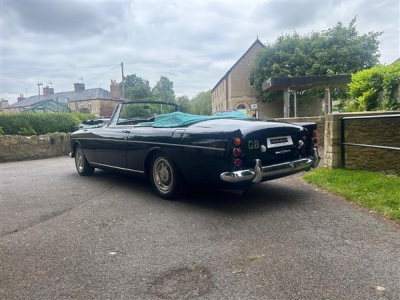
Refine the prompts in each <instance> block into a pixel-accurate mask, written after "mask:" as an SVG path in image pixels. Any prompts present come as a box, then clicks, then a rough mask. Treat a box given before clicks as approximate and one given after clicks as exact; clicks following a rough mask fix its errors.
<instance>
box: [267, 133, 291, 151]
mask: <svg viewBox="0 0 400 300" xmlns="http://www.w3.org/2000/svg"><path fill="white" fill-rule="evenodd" d="M291 145H293V141H292V137H291V136H290V135H285V136H277V137H273V138H267V148H277V147H282V146H291Z"/></svg>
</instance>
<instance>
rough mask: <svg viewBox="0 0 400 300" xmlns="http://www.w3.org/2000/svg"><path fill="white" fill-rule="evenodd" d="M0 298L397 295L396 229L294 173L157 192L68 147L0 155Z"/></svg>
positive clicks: (399, 258)
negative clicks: (236, 188) (83, 167)
mask: <svg viewBox="0 0 400 300" xmlns="http://www.w3.org/2000/svg"><path fill="white" fill-rule="evenodd" d="M0 299H10V300H15V299H46V300H47V299H246V300H247V299H400V229H399V227H398V226H395V225H393V224H392V223H390V222H388V221H386V220H384V219H382V218H379V217H377V216H376V215H374V214H372V213H369V212H368V211H365V210H362V209H359V208H356V207H354V206H352V205H351V204H349V203H347V202H346V201H344V200H342V199H340V198H338V197H335V196H333V195H330V194H328V193H324V192H322V191H318V190H316V189H315V188H313V187H312V186H310V185H307V184H306V183H304V182H303V181H302V180H301V178H300V176H292V177H288V178H284V179H279V180H275V181H271V182H267V183H262V184H259V185H255V186H253V187H251V188H250V189H249V190H247V192H246V194H245V195H243V196H239V195H234V194H230V193H224V192H220V191H215V190H209V191H207V190H205V189H203V190H196V191H193V192H192V193H190V194H189V195H187V196H185V198H183V199H181V200H179V201H165V200H161V199H160V198H157V197H156V196H155V194H154V193H153V192H152V189H151V185H150V183H149V182H147V181H145V180H139V179H136V178H133V177H124V176H121V175H115V174H112V173H107V172H103V171H97V170H96V172H95V174H94V175H93V176H91V177H80V176H79V175H78V174H77V172H76V170H75V167H74V162H73V160H72V159H70V158H68V157H58V158H51V159H44V160H36V161H25V162H12V163H3V164H0Z"/></svg>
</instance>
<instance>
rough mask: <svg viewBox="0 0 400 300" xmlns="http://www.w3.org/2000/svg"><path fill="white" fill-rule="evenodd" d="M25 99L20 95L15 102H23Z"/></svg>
mask: <svg viewBox="0 0 400 300" xmlns="http://www.w3.org/2000/svg"><path fill="white" fill-rule="evenodd" d="M25 99H26V98H25V97H24V94H20V95H19V97H18V98H17V101H18V102H19V101H22V100H25Z"/></svg>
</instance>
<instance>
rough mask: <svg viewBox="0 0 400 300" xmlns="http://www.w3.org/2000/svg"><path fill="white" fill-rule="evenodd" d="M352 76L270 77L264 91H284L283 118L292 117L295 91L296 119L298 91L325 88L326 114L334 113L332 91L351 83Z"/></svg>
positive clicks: (263, 88)
mask: <svg viewBox="0 0 400 300" xmlns="http://www.w3.org/2000/svg"><path fill="white" fill-rule="evenodd" d="M350 80H351V76H350V75H332V76H328V75H326V76H294V77H270V78H269V79H267V80H266V81H264V82H263V84H262V90H263V91H276V90H283V116H284V118H289V117H290V101H289V100H290V98H289V97H290V92H291V91H294V93H293V94H294V117H297V93H296V90H305V89H312V88H325V113H326V114H330V113H332V98H331V89H332V88H335V87H343V86H346V85H347V84H349V83H350Z"/></svg>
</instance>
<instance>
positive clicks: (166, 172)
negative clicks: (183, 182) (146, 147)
mask: <svg viewBox="0 0 400 300" xmlns="http://www.w3.org/2000/svg"><path fill="white" fill-rule="evenodd" d="M153 174H154V175H153V178H154V182H155V184H156V186H157V188H158V189H159V190H160V191H162V192H168V191H169V190H170V189H171V187H172V180H173V174H172V170H171V166H170V165H169V163H168V161H166V160H165V159H164V158H158V159H157V160H156V161H155V162H154V166H153Z"/></svg>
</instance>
